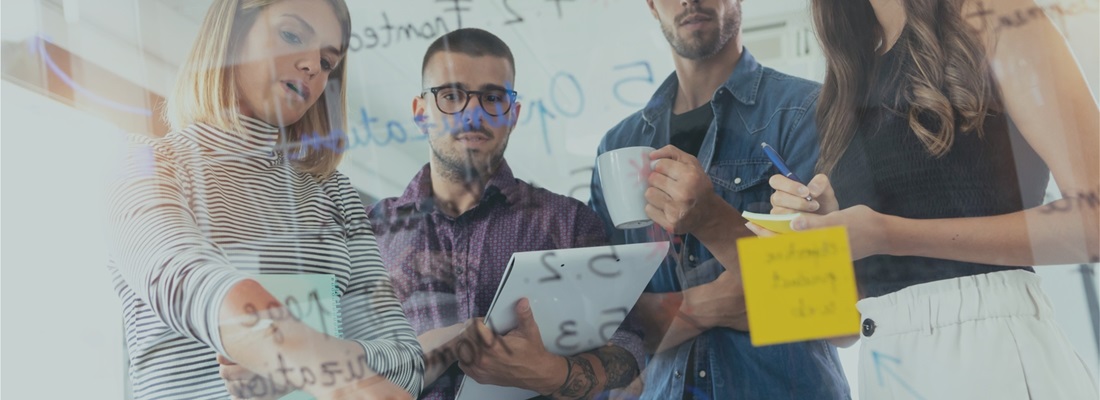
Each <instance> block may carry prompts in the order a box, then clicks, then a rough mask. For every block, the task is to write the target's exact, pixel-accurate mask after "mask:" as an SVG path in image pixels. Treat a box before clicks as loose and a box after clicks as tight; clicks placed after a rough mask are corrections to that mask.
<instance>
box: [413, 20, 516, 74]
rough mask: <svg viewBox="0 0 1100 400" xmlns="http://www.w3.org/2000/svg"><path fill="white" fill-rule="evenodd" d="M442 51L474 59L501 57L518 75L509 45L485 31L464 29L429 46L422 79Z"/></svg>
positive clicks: (449, 33) (421, 67)
mask: <svg viewBox="0 0 1100 400" xmlns="http://www.w3.org/2000/svg"><path fill="white" fill-rule="evenodd" d="M442 51H449V52H455V53H462V54H466V55H470V56H474V57H481V56H485V55H490V56H495V57H500V58H503V59H505V60H508V65H509V66H511V67H512V76H513V77H514V76H515V73H516V60H515V58H513V57H512V50H511V49H509V48H508V45H507V44H504V41H503V40H500V38H499V37H497V36H496V35H494V34H492V33H489V32H488V31H486V30H483V29H478V28H462V29H456V30H453V31H451V32H448V33H447V34H445V35H443V36H440V37H439V38H438V39H436V40H435V41H434V42H432V44H431V45H430V46H428V51H427V52H425V53H424V63H423V64H422V65H421V66H420V77H421V79H423V77H424V71H427V70H428V60H431V59H432V56H434V55H435V54H436V53H439V52H442Z"/></svg>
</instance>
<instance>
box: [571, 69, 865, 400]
mask: <svg viewBox="0 0 1100 400" xmlns="http://www.w3.org/2000/svg"><path fill="white" fill-rule="evenodd" d="M678 82H679V81H678V80H677V78H676V74H675V72H674V73H673V74H672V75H670V76H669V77H668V79H666V80H665V82H664V83H663V84H662V85H661V87H660V88H658V89H657V92H656V93H655V94H654V95H653V98H652V99H650V101H649V103H648V105H646V107H645V108H644V109H642V110H641V111H639V112H636V113H634V114H633V115H631V116H629V117H627V118H626V119H624V120H623V121H622V122H620V123H619V124H618V125H617V126H615V127H614V128H612V129H611V130H610V131H609V132H608V133H607V135H606V136H604V138H603V140H602V142H601V143H600V148H599V154H603V153H604V152H607V151H610V150H615V149H618V148H623V147H630V146H651V147H654V148H661V147H663V146H665V145H667V144H669V117H670V114H671V109H672V104H673V101H674V100H675V98H676V97H675V96H676V92H677V85H678ZM818 88H819V85H818V84H817V83H814V82H811V81H807V80H804V79H800V78H796V77H792V76H788V75H784V74H782V73H779V72H777V71H775V70H773V69H770V68H766V67H763V66H761V65H760V64H759V63H757V62H756V59H754V58H753V57H752V55H751V54H749V52H748V51H747V50H745V51H744V52H743V53H742V55H741V60H740V61H739V62H738V64H737V66H736V67H735V69H734V71H733V73H732V74H731V75H730V77H729V79H728V80H726V82H725V83H724V84H722V86H721V87H719V88H718V90H716V91H715V92H714V94H713V96H712V97H711V102H710V105H711V107H712V108H713V109H714V120H713V122H712V123H711V125H710V128H709V129H708V131H707V134H706V137H705V139H704V140H703V146H702V148H701V149H700V150H699V156H698V158H699V161H700V164H701V165H703V167H704V169H705V170H706V172H707V174H708V175H709V176H710V179H711V182H713V184H714V190H715V191H716V192H717V193H718V195H719V196H721V197H722V198H723V199H724V200H725V201H726V202H728V203H729V204H731V205H733V206H734V207H735V208H736V209H738V210H740V211H746V210H747V211H753V212H763V213H766V212H768V211H769V210H770V209H771V203H770V201H769V197H770V196H771V194H772V192H773V190H772V189H771V187H770V186H768V178H769V177H770V176H771V175H772V174H775V173H776V172H777V171H776V170H775V169H774V167H773V166H772V164H771V162H769V160H768V158H767V156H766V155H765V154H764V152H763V150H762V149H761V147H760V143H761V142H767V143H768V144H769V145H771V146H772V147H774V148H775V149H776V150H777V151H778V152H779V153H780V154H781V155H782V156H783V157H784V158H785V159H786V160H787V162H788V165H789V166H790V167H791V169H792V170H793V171H795V173H796V174H798V175H799V176H801V177H811V176H813V171H814V163H815V162H816V160H817V152H818V140H817V130H816V127H815V123H814V110H815V108H814V107H815V104H816V101H817V94H818ZM589 205H590V206H591V207H592V208H593V209H594V210H595V211H596V212H597V213H598V214H599V215H600V217H601V218H602V219H603V220H604V228H605V229H606V230H607V231H608V235H609V237H611V238H612V241H613V243H616V244H618V243H640V242H652V241H658V240H669V237H668V235H667V234H665V233H664V231H663V230H661V229H660V228H659V227H657V226H656V225H653V226H650V227H649V228H639V229H631V230H618V229H615V228H614V226H613V225H612V224H611V219H610V217H609V215H608V211H607V207H606V205H605V203H604V199H603V191H602V190H601V188H600V180H599V174H598V172H596V173H593V175H592V200H591V201H590V203H589ZM734 245H735V244H734V243H729V246H734ZM681 249H682V251H680V252H679V254H678V256H677V255H670V256H669V257H668V258H667V259H666V260H665V262H664V263H663V264H662V265H661V267H660V268H659V269H658V270H657V273H656V274H655V275H654V276H653V279H652V280H651V281H650V283H649V287H647V288H646V291H647V292H655V293H664V292H676V291H682V290H684V289H687V288H690V287H694V286H698V285H701V284H704V283H707V282H711V281H713V280H714V279H715V278H717V277H718V275H719V274H720V273H722V271H724V270H725V268H723V266H722V265H721V264H719V263H718V260H717V259H715V258H714V256H712V255H711V253H710V252H709V251H707V249H706V248H705V247H704V246H703V245H702V244H701V243H700V242H699V240H698V239H696V238H694V237H692V236H691V235H686V236H685V237H684V239H683V241H682V244H681ZM672 253H673V254H675V253H674V252H672ZM692 351H694V352H695V354H694V363H693V365H687V364H688V360H689V356H690V355H691V354H690V353H691V352H692ZM644 373H645V391H644V393H643V395H642V398H643V399H672V398H680V397H681V395H683V394H684V393H693V394H694V397H695V398H696V399H722V400H727V399H771V400H776V399H847V398H850V394H849V389H848V383H847V381H846V380H845V377H844V373H843V371H842V369H841V366H840V360H839V357H838V355H837V352H836V348H835V347H833V346H832V345H830V344H828V343H827V342H825V341H807V342H799V343H792V344H782V345H773V346H764V347H753V346H752V344H751V343H750V341H749V335H748V333H746V332H738V331H734V330H732V329H727V328H715V329H710V330H707V331H705V332H703V333H702V334H700V335H699V336H697V337H695V338H694V339H692V340H688V341H686V342H684V343H683V344H681V345H679V346H677V347H675V348H672V349H668V350H665V351H664V352H661V353H658V354H652V355H649V360H648V365H647V366H646V370H645V371H644ZM686 374H691V379H693V380H694V385H693V387H687V388H685V381H684V380H685V377H686Z"/></svg>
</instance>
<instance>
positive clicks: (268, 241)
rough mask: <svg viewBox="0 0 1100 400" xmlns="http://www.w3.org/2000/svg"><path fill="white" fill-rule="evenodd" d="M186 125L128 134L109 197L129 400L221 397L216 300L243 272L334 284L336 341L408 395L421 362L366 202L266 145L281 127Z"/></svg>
mask: <svg viewBox="0 0 1100 400" xmlns="http://www.w3.org/2000/svg"><path fill="white" fill-rule="evenodd" d="M241 119H242V125H243V127H244V131H243V132H240V133H232V132H225V131H223V130H219V129H215V128H213V127H210V126H207V125H204V124H196V125H192V126H190V127H188V128H186V129H183V130H179V131H175V132H172V133H170V134H168V135H167V136H165V137H164V138H161V139H150V138H145V137H136V136H135V138H134V140H132V144H131V146H130V148H129V149H128V153H127V156H128V160H127V162H126V164H125V165H126V167H125V170H124V172H123V174H122V176H121V177H120V178H119V179H118V180H117V182H116V183H115V184H113V185H112V187H111V189H110V191H109V198H108V204H109V206H108V207H109V213H108V215H109V221H108V222H109V226H110V229H109V235H110V237H109V243H110V246H111V247H110V261H109V264H108V270H109V271H110V273H111V275H112V278H113V282H114V285H115V290H116V291H117V292H118V295H119V298H120V299H121V302H122V311H123V318H124V322H125V333H126V345H127V348H128V350H129V357H130V362H131V366H130V378H131V381H132V383H133V390H134V395H135V397H136V398H138V399H213V398H219V399H224V398H227V397H228V396H229V393H228V391H227V390H226V387H225V383H224V381H223V380H222V379H221V377H220V376H219V375H218V364H217V361H216V353H215V352H217V353H221V354H225V349H224V348H223V347H222V340H221V338H220V337H219V329H218V313H219V310H220V307H221V304H222V301H223V300H224V298H225V296H226V293H227V292H228V291H229V289H230V288H231V287H233V285H235V284H237V283H238V282H240V281H242V280H244V279H247V278H248V277H249V276H250V275H252V274H257V273H264V274H333V275H335V276H336V281H337V291H338V292H339V294H340V296H341V300H340V301H341V310H340V311H341V314H342V315H343V320H342V321H343V322H342V330H343V334H344V338H345V339H349V340H355V341H357V342H359V343H360V344H362V345H363V347H364V348H365V350H366V354H367V366H368V367H370V368H371V369H373V370H374V371H377V372H378V373H379V374H381V375H383V376H385V377H386V378H388V379H389V380H390V381H392V382H394V383H395V384H397V385H399V386H402V387H404V388H405V389H407V390H408V391H409V392H411V393H414V394H416V393H419V392H420V389H421V384H422V376H421V374H420V372H418V371H422V370H423V358H422V357H423V356H422V352H421V349H420V345H419V344H418V342H417V340H416V336H415V333H414V332H413V330H412V328H411V327H410V325H409V322H408V320H406V318H405V315H404V313H403V312H402V310H401V305H400V304H399V303H398V302H397V300H396V298H395V297H394V292H393V289H392V285H391V283H390V280H389V277H388V275H387V274H386V270H385V268H383V266H382V260H381V258H380V256H379V252H378V246H377V243H376V242H375V238H374V234H373V232H372V231H371V227H370V223H369V222H368V220H367V215H366V213H365V210H364V207H363V204H362V202H361V200H360V199H359V196H358V193H356V191H355V190H354V189H353V188H352V186H351V184H350V182H349V181H348V179H347V177H346V176H344V175H342V174H340V173H339V172H336V173H334V174H333V175H332V176H330V177H329V178H327V179H325V180H323V181H318V180H317V179H316V178H314V177H313V176H311V175H309V174H307V173H303V172H300V171H298V170H296V169H295V168H294V166H293V165H291V163H290V162H288V161H287V160H286V157H284V155H283V153H282V152H281V151H280V150H279V147H278V146H277V143H278V137H279V129H278V128H276V127H273V126H271V125H268V124H266V123H264V122H262V121H259V120H256V119H251V118H247V117H243V116H242V117H241Z"/></svg>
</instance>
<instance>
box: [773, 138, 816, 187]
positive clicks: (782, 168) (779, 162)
mask: <svg viewBox="0 0 1100 400" xmlns="http://www.w3.org/2000/svg"><path fill="white" fill-rule="evenodd" d="M760 147H763V148H764V154H767V155H768V158H770V159H771V160H772V164H774V165H775V167H776V168H779V173H780V174H783V176H785V177H787V179H790V180H792V181H795V182H798V183H801V184H803V185H805V184H806V183H805V182H802V180H801V179H798V175H795V174H794V171H791V169H790V168H788V167H787V163H786V162H784V161H783V157H780V156H779V152H777V151H775V149H773V148H772V147H771V146H769V145H768V144H767V143H760ZM813 200H814V199H813V197H810V196H806V201H813Z"/></svg>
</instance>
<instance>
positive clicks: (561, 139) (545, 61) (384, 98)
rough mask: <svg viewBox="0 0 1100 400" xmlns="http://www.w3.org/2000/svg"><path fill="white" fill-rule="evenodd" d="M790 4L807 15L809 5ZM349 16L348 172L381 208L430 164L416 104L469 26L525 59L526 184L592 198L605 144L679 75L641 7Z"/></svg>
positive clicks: (537, 2) (412, 0)
mask: <svg viewBox="0 0 1100 400" xmlns="http://www.w3.org/2000/svg"><path fill="white" fill-rule="evenodd" d="M779 3H780V4H785V5H786V7H787V8H790V9H796V10H804V8H805V4H804V3H803V2H800V1H782V2H779ZM349 6H350V7H351V10H352V20H353V25H354V35H353V37H352V39H351V44H350V50H351V51H350V52H349V56H348V66H349V70H348V76H349V102H348V103H349V104H348V127H349V129H348V135H349V142H350V143H349V145H350V149H349V152H348V154H347V155H346V157H345V161H344V163H343V165H341V167H340V170H341V171H342V172H344V173H345V174H347V175H349V176H350V178H351V180H352V183H353V184H355V185H356V186H357V187H358V188H359V189H360V190H363V191H364V192H366V193H368V194H370V195H371V196H373V197H375V198H383V197H389V196H397V195H400V194H401V191H402V190H403V189H404V188H405V186H406V185H407V184H408V182H409V180H410V179H411V178H412V176H413V175H414V174H415V173H416V172H417V171H418V169H419V168H420V167H421V166H423V165H424V164H425V163H427V161H428V155H429V150H428V146H427V142H425V140H424V139H426V137H425V136H424V135H422V134H421V133H420V132H419V131H418V130H417V129H416V127H415V125H413V123H412V116H411V102H412V98H413V96H415V95H417V94H418V93H419V92H420V89H421V88H420V67H421V62H422V58H423V55H424V51H425V50H426V49H427V47H428V45H429V44H430V43H431V41H433V40H435V38H437V37H439V36H440V35H441V34H442V33H443V32H444V31H445V30H454V29H457V28H458V27H459V22H458V20H459V18H461V26H462V27H477V28H482V29H485V30H488V31H490V32H492V33H494V34H496V35H497V36H499V37H500V38H501V39H502V40H504V42H505V43H507V44H508V46H509V47H510V48H511V50H512V52H513V54H514V56H515V60H516V90H517V91H518V92H519V93H520V97H519V101H520V103H522V104H523V109H522V112H521V115H520V121H519V125H518V126H517V127H516V130H515V131H514V132H513V134H512V137H511V140H510V142H509V147H508V150H507V151H506V153H505V158H506V159H507V160H508V163H509V165H510V166H511V168H512V169H513V172H514V173H515V175H516V176H517V177H519V178H521V179H524V180H526V181H529V182H534V183H535V184H537V185H539V186H541V187H545V188H547V189H550V190H552V191H554V192H557V193H562V194H568V195H571V196H574V197H577V198H579V199H582V200H586V199H587V198H588V196H589V195H588V188H587V185H588V182H589V179H590V170H588V169H587V167H590V166H591V165H592V162H593V159H594V157H595V152H596V146H597V145H598V144H599V140H600V139H601V138H602V137H603V135H604V133H606V132H607V130H608V129H609V128H611V127H612V126H614V125H615V124H616V123H617V122H619V121H620V120H622V119H623V118H624V117H626V116H628V115H630V114H631V113H633V112H635V111H637V110H639V109H640V108H641V107H642V106H643V105H644V104H645V102H646V101H647V100H648V99H649V97H650V96H651V95H652V94H653V91H654V90H656V88H657V86H658V85H660V83H661V82H662V81H663V80H664V79H665V78H666V77H667V76H668V74H669V73H671V71H672V57H671V53H670V50H669V48H668V44H667V42H666V41H665V38H664V36H663V35H662V34H661V31H660V28H659V24H658V22H657V21H656V20H655V19H654V18H653V17H652V15H651V14H650V12H649V9H648V7H647V6H646V3H645V2H644V1H641V0H443V1H435V0H409V1H370V2H359V1H356V2H349ZM765 7H771V9H770V10H768V11H776V10H779V9H777V8H775V7H776V6H775V5H774V4H773V5H765ZM456 8H457V9H458V10H457V11H456ZM749 11H750V10H746V12H749ZM746 26H748V23H746ZM364 111H365V112H366V113H367V116H368V118H369V126H370V131H369V132H368V131H367V128H366V125H367V124H365V123H364V118H363V112H364Z"/></svg>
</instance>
